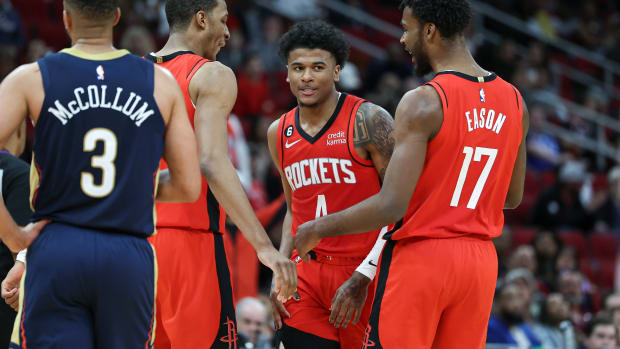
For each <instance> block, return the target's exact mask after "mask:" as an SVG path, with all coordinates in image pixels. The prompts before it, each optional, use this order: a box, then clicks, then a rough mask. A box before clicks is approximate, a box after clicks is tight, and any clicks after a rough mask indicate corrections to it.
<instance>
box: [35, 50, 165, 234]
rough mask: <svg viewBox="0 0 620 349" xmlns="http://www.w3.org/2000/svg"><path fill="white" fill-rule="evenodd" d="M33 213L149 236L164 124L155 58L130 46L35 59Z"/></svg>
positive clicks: (88, 226) (74, 223)
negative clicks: (38, 94)
mask: <svg viewBox="0 0 620 349" xmlns="http://www.w3.org/2000/svg"><path fill="white" fill-rule="evenodd" d="M38 64H39V67H40V69H41V75H42V77H43V86H44V89H45V100H44V102H43V107H42V109H41V114H40V116H39V119H38V122H37V124H36V127H35V141H34V145H33V152H34V157H33V166H32V167H31V203H32V208H33V210H34V215H33V218H34V220H40V219H51V220H53V221H56V222H61V223H66V224H72V225H76V226H81V227H87V228H93V229H100V230H114V231H118V232H123V233H128V234H134V235H139V236H149V235H151V234H152V233H153V231H154V229H155V228H154V213H153V212H154V200H155V192H156V190H157V176H158V165H159V160H160V159H161V157H162V155H163V149H164V132H165V125H164V120H163V118H162V116H161V113H160V111H159V109H158V107H157V104H156V102H155V98H154V97H153V90H154V74H155V71H154V69H155V68H154V65H153V63H152V62H149V61H147V60H144V59H142V58H140V57H137V56H134V55H131V54H129V52H127V51H124V50H123V51H116V52H113V53H106V54H99V55H87V54H84V53H82V52H80V51H76V50H74V49H67V50H63V51H61V52H59V53H56V54H53V55H50V56H47V57H45V58H43V59H41V60H39V61H38Z"/></svg>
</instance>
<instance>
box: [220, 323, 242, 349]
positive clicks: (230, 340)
mask: <svg viewBox="0 0 620 349" xmlns="http://www.w3.org/2000/svg"><path fill="white" fill-rule="evenodd" d="M224 325H225V326H227V328H228V330H227V335H226V336H225V337H222V338H220V341H222V342H224V343H227V344H228V349H237V340H238V337H237V328H236V327H235V322H234V321H232V320H231V319H230V318H229V317H226V322H225V323H224Z"/></svg>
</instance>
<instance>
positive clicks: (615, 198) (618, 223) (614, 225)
mask: <svg viewBox="0 0 620 349" xmlns="http://www.w3.org/2000/svg"><path fill="white" fill-rule="evenodd" d="M607 182H608V183H609V189H608V190H607V192H606V193H605V194H604V195H606V196H607V198H606V199H605V200H604V201H603V204H602V205H601V206H600V207H599V208H598V209H597V210H596V211H595V212H594V221H595V227H596V230H598V231H612V232H614V233H616V234H618V235H620V165H619V166H616V167H614V168H612V169H611V170H610V171H609V174H608V175H607Z"/></svg>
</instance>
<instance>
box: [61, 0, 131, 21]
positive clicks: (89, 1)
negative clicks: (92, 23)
mask: <svg viewBox="0 0 620 349" xmlns="http://www.w3.org/2000/svg"><path fill="white" fill-rule="evenodd" d="M66 1H67V4H69V6H70V7H71V8H73V9H75V10H77V11H78V12H80V13H82V14H84V15H85V16H86V17H87V18H89V19H93V20H101V19H107V18H111V17H114V14H115V13H116V9H117V8H119V7H120V0H66Z"/></svg>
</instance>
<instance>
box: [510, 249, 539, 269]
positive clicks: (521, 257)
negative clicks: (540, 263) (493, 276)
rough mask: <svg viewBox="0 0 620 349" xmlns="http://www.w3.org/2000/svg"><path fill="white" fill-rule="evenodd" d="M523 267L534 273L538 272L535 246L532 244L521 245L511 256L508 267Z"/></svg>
mask: <svg viewBox="0 0 620 349" xmlns="http://www.w3.org/2000/svg"><path fill="white" fill-rule="evenodd" d="M519 268H523V269H526V270H528V271H529V272H530V273H532V275H534V274H535V273H536V269H537V265H536V252H535V250H534V247H532V246H530V245H521V246H519V247H517V249H516V250H515V251H514V252H513V253H512V256H510V262H508V269H509V270H513V269H519Z"/></svg>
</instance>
